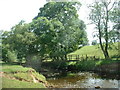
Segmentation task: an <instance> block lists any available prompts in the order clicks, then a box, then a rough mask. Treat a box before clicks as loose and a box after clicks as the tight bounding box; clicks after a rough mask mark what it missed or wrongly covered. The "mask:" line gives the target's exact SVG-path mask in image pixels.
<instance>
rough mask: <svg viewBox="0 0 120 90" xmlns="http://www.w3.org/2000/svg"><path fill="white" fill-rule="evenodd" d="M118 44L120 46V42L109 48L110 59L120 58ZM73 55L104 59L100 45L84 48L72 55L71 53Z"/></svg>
mask: <svg viewBox="0 0 120 90" xmlns="http://www.w3.org/2000/svg"><path fill="white" fill-rule="evenodd" d="M118 44H120V42H119V43H118V42H117V43H114V44H112V45H110V46H109V48H108V53H109V56H110V57H115V56H120V54H119V52H118V51H119V50H118V49H119V48H118ZM72 54H78V55H81V56H82V55H83V56H86V55H87V56H96V57H99V58H101V59H103V58H104V55H103V52H102V50H101V48H100V45H99V44H98V45H93V46H84V47H82V48H80V49H78V50H76V51H74V52H72V53H70V54H69V55H72Z"/></svg>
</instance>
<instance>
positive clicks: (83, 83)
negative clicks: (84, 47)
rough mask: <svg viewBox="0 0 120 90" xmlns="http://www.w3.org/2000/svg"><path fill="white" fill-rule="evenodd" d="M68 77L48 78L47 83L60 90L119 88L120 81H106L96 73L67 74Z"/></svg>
mask: <svg viewBox="0 0 120 90" xmlns="http://www.w3.org/2000/svg"><path fill="white" fill-rule="evenodd" d="M67 74H69V75H66V76H62V75H61V77H60V76H58V77H52V78H48V79H47V81H48V82H49V83H50V84H52V85H54V86H56V87H58V88H95V87H100V88H119V87H120V80H117V79H110V78H109V79H105V78H102V77H101V76H100V75H98V74H96V73H92V72H91V73H90V72H79V73H76V74H72V73H67Z"/></svg>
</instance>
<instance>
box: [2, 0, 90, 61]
mask: <svg viewBox="0 0 120 90" xmlns="http://www.w3.org/2000/svg"><path fill="white" fill-rule="evenodd" d="M80 6H81V4H80V3H78V2H59V3H57V2H49V3H47V4H45V5H44V7H43V8H40V12H39V13H38V15H37V16H36V17H35V18H34V19H33V21H32V22H31V23H25V22H24V21H21V22H20V23H19V24H17V25H15V26H14V27H13V28H12V29H11V31H5V32H3V34H2V52H3V53H2V57H3V60H4V61H6V62H12V61H15V60H18V61H19V62H21V61H22V60H23V59H25V60H26V61H27V62H30V61H31V60H32V59H35V60H45V58H46V57H49V58H51V59H52V60H66V55H67V54H68V53H70V52H73V51H75V50H77V49H78V45H83V46H84V45H87V44H88V39H87V35H86V32H85V29H86V25H85V24H84V22H83V21H82V20H79V18H78V14H77V10H78V9H79V8H80Z"/></svg>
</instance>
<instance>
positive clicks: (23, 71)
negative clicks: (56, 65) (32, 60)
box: [2, 63, 46, 88]
mask: <svg viewBox="0 0 120 90" xmlns="http://www.w3.org/2000/svg"><path fill="white" fill-rule="evenodd" d="M2 71H3V72H4V74H3V75H4V76H3V78H2V87H3V88H46V87H45V86H44V84H43V83H34V82H33V78H32V76H31V75H33V76H34V77H35V78H37V80H39V81H42V82H46V78H45V77H44V76H43V75H42V74H39V73H37V72H36V71H35V70H34V69H32V68H27V67H23V66H20V65H16V64H8V63H2Z"/></svg>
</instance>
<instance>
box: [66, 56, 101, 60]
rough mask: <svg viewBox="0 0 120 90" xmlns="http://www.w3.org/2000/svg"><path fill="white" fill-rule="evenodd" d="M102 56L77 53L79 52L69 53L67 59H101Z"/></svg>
mask: <svg viewBox="0 0 120 90" xmlns="http://www.w3.org/2000/svg"><path fill="white" fill-rule="evenodd" d="M99 59H100V58H99V57H97V56H88V55H77V54H71V55H67V60H69V61H74V60H75V61H76V60H79V61H82V60H99Z"/></svg>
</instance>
